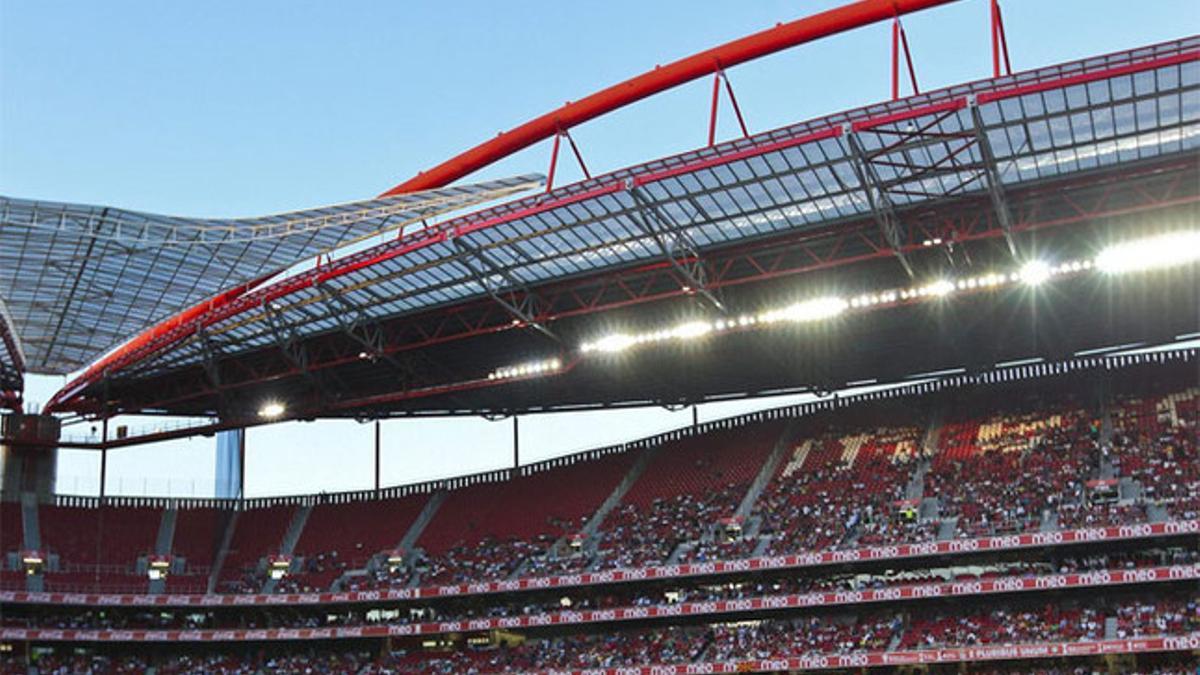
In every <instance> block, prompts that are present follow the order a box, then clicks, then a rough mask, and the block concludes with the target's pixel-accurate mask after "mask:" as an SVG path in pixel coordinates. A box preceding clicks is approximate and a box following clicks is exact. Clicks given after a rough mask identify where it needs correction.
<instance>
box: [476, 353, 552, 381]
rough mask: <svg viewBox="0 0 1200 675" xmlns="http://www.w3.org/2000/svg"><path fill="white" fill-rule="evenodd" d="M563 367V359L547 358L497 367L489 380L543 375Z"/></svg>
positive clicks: (489, 375)
mask: <svg viewBox="0 0 1200 675" xmlns="http://www.w3.org/2000/svg"><path fill="white" fill-rule="evenodd" d="M561 369H562V361H561V360H559V359H556V358H555V359H546V360H544V361H530V362H529V363H522V364H520V365H517V366H506V367H504V368H497V369H496V370H493V371H492V372H490V373H488V379H489V380H511V379H512V378H514V377H528V376H530V375H542V374H545V373H553V372H557V371H558V370H561Z"/></svg>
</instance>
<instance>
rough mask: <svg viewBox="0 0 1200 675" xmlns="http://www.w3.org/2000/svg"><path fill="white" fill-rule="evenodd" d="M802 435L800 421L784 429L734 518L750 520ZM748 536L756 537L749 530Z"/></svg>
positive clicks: (793, 421)
mask: <svg viewBox="0 0 1200 675" xmlns="http://www.w3.org/2000/svg"><path fill="white" fill-rule="evenodd" d="M799 433H800V421H799V420H792V421H791V422H789V423H788V424H787V426H786V427H784V429H783V433H782V434H780V435H779V440H777V441H775V447H774V448H773V449H772V450H771V454H770V455H769V456H768V457H767V461H766V462H765V463H764V464H763V466H762V468H761V469H759V471H758V475H757V476H755V477H754V482H752V483H750V489H749V490H747V491H746V496H745V497H742V501H741V503H740V504H738V508H737V511H735V512H734V516H735V517H738V518H743V519H749V518H750V514H751V513H753V511H754V504H755V502H757V501H758V498H759V497H760V496H761V495H762V493H763V490H765V489H767V485H768V484H769V483H770V482H771V479H772V478H773V477H774V476H775V472H776V470H777V469H778V468H779V464H780V463H781V462H783V458H784V457H787V455H788V451H789V450H791V448H792V444H793V443H794V442H795V440H796V437H797V436H798V435H799ZM757 530H758V528H757V526H755V527H754V532H757ZM746 532H747V535H746V536H754V535H753V533H751V532H750V530H749V528H747V530H746Z"/></svg>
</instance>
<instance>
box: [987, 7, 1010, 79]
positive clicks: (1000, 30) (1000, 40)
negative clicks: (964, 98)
mask: <svg viewBox="0 0 1200 675" xmlns="http://www.w3.org/2000/svg"><path fill="white" fill-rule="evenodd" d="M991 8H992V77H1000V58H1001V56H1002V55H1003V57H1004V70H1005V72H1006V73H1007V74H1008V75H1012V63H1011V62H1010V61H1009V60H1008V40H1007V39H1006V38H1005V37H1004V18H1003V17H1002V16H1001V15H1000V1H999V0H991Z"/></svg>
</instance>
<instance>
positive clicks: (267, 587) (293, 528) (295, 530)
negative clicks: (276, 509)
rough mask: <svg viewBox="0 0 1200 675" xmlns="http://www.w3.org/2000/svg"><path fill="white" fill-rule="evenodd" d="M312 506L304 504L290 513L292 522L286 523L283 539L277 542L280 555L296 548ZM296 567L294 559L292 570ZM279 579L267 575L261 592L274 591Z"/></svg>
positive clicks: (288, 553) (289, 553)
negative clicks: (286, 527)
mask: <svg viewBox="0 0 1200 675" xmlns="http://www.w3.org/2000/svg"><path fill="white" fill-rule="evenodd" d="M312 510H313V507H312V506H310V505H304V506H301V507H300V508H298V509H296V513H295V514H294V515H292V522H290V523H288V529H287V532H286V533H285V534H284V535H283V541H282V542H280V544H279V553H280V554H281V555H285V556H287V555H291V554H292V553H293V552H295V550H296V542H298V541H300V535H301V534H302V533H303V532H304V524H305V523H307V522H308V516H309V514H311V513H312ZM297 568H298V565H297V563H296V561H293V562H292V571H295V570H296V569H297ZM278 583H279V580H278V579H274V578H272V577H271V575H269V574H268V575H267V580H266V581H264V582H263V587H262V592H263V593H267V594H271V593H274V592H275V586H276V585H278Z"/></svg>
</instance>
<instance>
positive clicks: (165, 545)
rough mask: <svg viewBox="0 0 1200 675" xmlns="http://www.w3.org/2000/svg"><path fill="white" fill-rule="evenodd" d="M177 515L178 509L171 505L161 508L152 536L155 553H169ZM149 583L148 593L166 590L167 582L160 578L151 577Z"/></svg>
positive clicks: (173, 539) (173, 537)
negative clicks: (155, 534)
mask: <svg viewBox="0 0 1200 675" xmlns="http://www.w3.org/2000/svg"><path fill="white" fill-rule="evenodd" d="M178 516H179V511H178V510H177V509H176V508H175V507H173V506H172V507H167V508H165V509H163V512H162V517H161V518H160V519H159V521H158V535H157V536H156V537H155V538H154V554H155V555H164V556H165V555H170V554H171V545H172V544H174V543H175V523H176V521H177V520H178ZM147 562H148V561H147ZM149 584H150V586H149V592H150V593H162V592H164V591H166V590H167V582H166V581H164V580H162V579H151V580H150V581H149Z"/></svg>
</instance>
